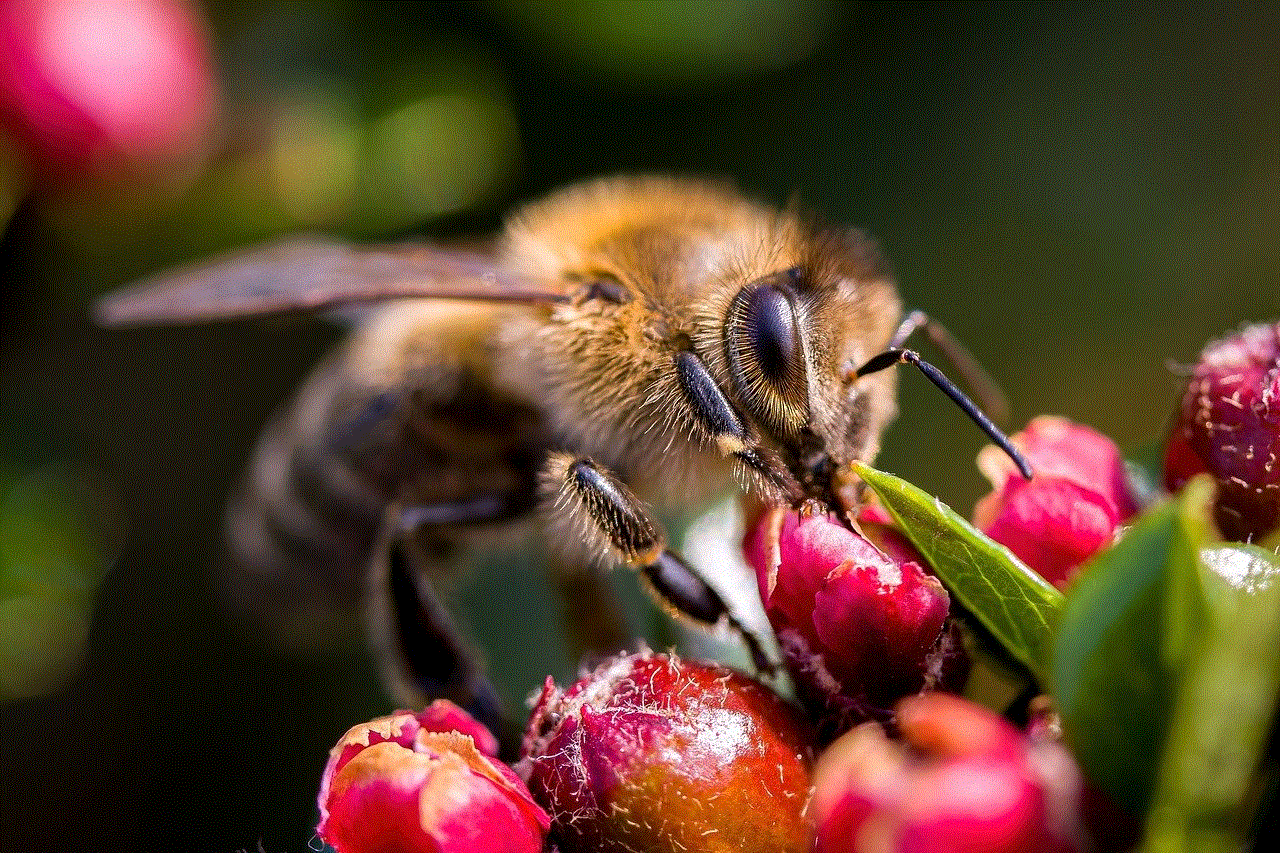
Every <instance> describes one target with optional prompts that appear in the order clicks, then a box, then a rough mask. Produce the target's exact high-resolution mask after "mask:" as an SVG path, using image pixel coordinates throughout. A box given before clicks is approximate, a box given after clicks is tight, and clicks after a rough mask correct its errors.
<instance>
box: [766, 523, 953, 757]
mask: <svg viewBox="0 0 1280 853" xmlns="http://www.w3.org/2000/svg"><path fill="white" fill-rule="evenodd" d="M890 534H891V531H888V530H887V528H886V529H884V530H880V531H879V535H880V536H882V537H888V536H889V535H890ZM892 535H893V536H896V535H897V534H892ZM886 544H887V546H888V547H889V548H890V550H892V551H893V552H894V555H893V556H890V555H889V554H887V553H885V552H884V551H881V550H880V549H879V548H877V547H876V546H875V545H874V544H872V542H871V541H869V540H868V539H866V538H865V537H863V536H861V535H859V534H858V533H855V532H854V531H852V530H850V529H848V528H847V527H845V526H844V525H842V524H840V523H839V522H837V521H836V520H835V519H834V518H832V517H831V516H828V515H825V514H808V513H804V512H796V511H793V510H785V509H781V508H777V509H772V510H769V511H766V512H765V513H764V514H763V515H762V516H761V518H760V519H759V521H758V522H757V523H756V524H755V525H754V526H753V527H752V528H751V529H750V530H749V531H748V533H747V536H746V541H745V543H744V550H745V552H746V556H747V560H748V562H749V563H750V564H751V565H752V566H753V567H754V568H755V570H756V580H757V582H758V583H759V587H760V597H761V600H762V601H763V602H764V605H765V612H766V613H767V614H768V616H769V621H770V623H771V624H772V625H773V629H774V632H775V633H776V634H777V635H778V642H779V644H780V645H781V647H782V652H783V656H784V659H785V661H786V663H787V667H788V669H789V670H790V671H791V674H792V676H793V677H794V679H795V680H796V687H797V691H798V693H799V694H800V696H801V697H802V698H803V699H804V701H805V703H806V704H807V705H808V706H809V707H810V709H811V710H812V711H813V713H814V714H815V716H816V717H817V718H818V719H819V720H820V722H821V726H822V729H823V731H824V733H827V734H829V735H834V734H838V733H839V732H841V731H844V730H845V729H848V728H849V727H850V726H852V725H854V724H855V723H858V722H861V721H863V720H867V719H872V718H874V719H887V718H888V717H889V716H890V710H889V709H891V708H892V707H893V704H894V703H895V702H896V701H897V700H898V699H900V698H901V697H903V696H907V695H910V694H913V693H919V692H920V691H922V690H927V689H931V688H934V687H943V688H944V689H958V688H959V687H960V686H961V685H963V683H964V680H965V677H966V676H967V674H968V660H967V657H966V656H965V654H964V650H963V648H962V646H961V644H960V638H959V633H958V630H957V629H956V628H954V626H953V625H952V624H951V623H950V622H949V620H948V619H947V615H948V609H949V606H950V597H949V596H948V595H947V591H946V590H945V589H943V587H942V584H941V583H940V582H939V581H938V579H937V578H935V577H933V576H932V575H929V574H927V573H926V572H925V571H924V569H923V568H922V567H921V562H923V561H921V560H919V557H918V555H916V554H915V551H914V549H912V548H911V546H910V544H909V543H907V542H906V541H905V540H904V539H901V538H898V539H894V540H893V541H892V542H888V541H887V543H886ZM909 555H914V556H915V557H916V558H917V559H915V560H905V561H904V560H903V559H902V558H903V557H906V556H909Z"/></svg>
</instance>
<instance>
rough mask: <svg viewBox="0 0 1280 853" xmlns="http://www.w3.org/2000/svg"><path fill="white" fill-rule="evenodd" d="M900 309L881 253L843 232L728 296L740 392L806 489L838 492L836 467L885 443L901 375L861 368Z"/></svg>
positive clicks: (726, 326)
mask: <svg viewBox="0 0 1280 853" xmlns="http://www.w3.org/2000/svg"><path fill="white" fill-rule="evenodd" d="M900 312H901V307H900V305H899V302H898V298H897V295H896V292H895V290H894V287H893V284H892V282H891V280H890V279H889V276H888V274H887V273H886V271H885V270H884V268H883V266H882V264H881V263H880V262H879V259H878V256H877V255H875V254H874V252H873V251H872V250H871V249H870V248H869V246H868V244H867V242H866V241H865V239H863V238H861V237H860V235H856V234H843V233H842V234H841V235H839V237H833V238H827V239H826V240H824V241H822V242H821V243H820V244H819V246H818V248H816V249H815V250H813V251H812V252H811V255H810V257H809V259H808V260H807V262H805V263H802V264H797V265H794V266H790V267H787V268H785V269H782V270H778V271H775V272H771V273H768V274H766V275H764V276H761V277H758V278H755V279H753V280H751V281H748V282H747V283H745V284H744V285H742V286H741V288H740V289H739V290H738V291H737V293H736V294H735V295H734V296H733V298H732V300H731V302H730V303H729V306H728V309H727V310H726V311H725V315H724V323H723V332H722V337H723V352H724V364H725V366H726V368H727V373H728V377H729V381H730V384H731V390H732V393H733V395H734V397H735V398H736V402H737V404H738V406H739V407H740V408H741V410H742V411H743V413H744V414H745V415H746V417H747V418H748V419H749V420H750V421H751V422H752V423H753V425H754V426H755V427H756V428H757V430H758V432H759V434H760V435H759V440H760V443H761V445H762V446H763V447H765V448H768V449H769V450H771V451H772V452H773V453H775V454H776V456H777V462H779V463H781V465H782V466H784V467H785V469H786V471H787V473H788V474H789V475H790V477H791V478H793V479H794V481H795V483H796V484H798V486H799V491H800V492H802V493H803V496H804V497H807V498H816V499H818V500H821V501H823V502H824V503H829V504H830V503H833V502H835V501H836V499H837V498H838V496H837V495H836V494H835V492H836V491H837V489H836V486H835V485H834V484H833V477H835V475H836V474H837V473H838V472H839V471H840V470H841V469H846V468H847V465H848V463H849V462H852V461H854V460H863V461H865V460H870V459H871V458H873V457H874V456H875V454H876V452H877V450H878V449H879V444H880V435H881V433H882V432H883V430H884V428H885V427H886V426H887V425H888V423H889V421H890V420H892V418H893V416H894V413H895V406H894V377H893V375H892V373H891V372H890V373H884V374H881V375H878V376H874V377H866V378H865V379H857V378H856V377H855V375H854V372H853V371H854V369H856V367H857V366H859V365H861V364H862V363H864V362H865V361H866V360H867V359H868V358H870V357H871V356H873V355H875V354H876V353H878V352H880V351H881V350H882V349H883V348H884V347H885V346H886V344H887V343H888V341H889V339H890V337H891V335H892V334H893V330H894V328H895V326H896V325H897V322H898V319H899V316H900ZM836 479H838V478H836ZM790 497H792V499H795V493H794V490H792V494H791V495H790Z"/></svg>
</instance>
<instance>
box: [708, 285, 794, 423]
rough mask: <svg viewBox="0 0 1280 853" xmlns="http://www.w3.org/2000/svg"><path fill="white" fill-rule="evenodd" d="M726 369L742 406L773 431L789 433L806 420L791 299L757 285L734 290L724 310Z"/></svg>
mask: <svg viewBox="0 0 1280 853" xmlns="http://www.w3.org/2000/svg"><path fill="white" fill-rule="evenodd" d="M727 333H728V334H727V335H726V338H727V340H726V344H727V350H728V356H729V369H730V371H731V372H732V374H733V380H734V383H735V384H736V385H737V389H738V395H739V397H741V399H742V404H743V405H744V406H745V407H746V408H747V409H748V410H749V411H750V412H751V413H752V414H753V415H755V416H756V417H757V418H759V419H761V420H762V421H764V422H765V424H766V425H767V426H769V427H770V428H771V429H772V430H774V431H775V432H778V433H793V432H795V431H797V430H799V429H800V428H801V427H803V426H804V424H805V422H806V421H807V420H808V394H807V389H806V384H807V383H806V379H805V357H804V345H803V341H802V339H801V337H800V327H799V322H798V320H797V318H796V307H795V297H794V296H793V295H792V294H791V293H790V292H789V291H787V290H784V289H782V288H780V287H777V286H775V285H773V284H768V283H764V282H757V283H755V284H749V285H747V286H746V287H744V288H743V289H742V290H741V291H739V292H738V295H737V296H735V297H734V298H733V303H732V304H731V305H730V307H729V317H728V322H727Z"/></svg>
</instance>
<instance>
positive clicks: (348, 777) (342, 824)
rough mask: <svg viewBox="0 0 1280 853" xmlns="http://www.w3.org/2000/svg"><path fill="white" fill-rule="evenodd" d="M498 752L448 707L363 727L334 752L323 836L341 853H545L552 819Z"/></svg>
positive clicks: (325, 789)
mask: <svg viewBox="0 0 1280 853" xmlns="http://www.w3.org/2000/svg"><path fill="white" fill-rule="evenodd" d="M482 750H483V751H482ZM496 750H497V741H496V740H495V739H494V737H493V735H492V734H490V733H489V731H488V730H487V729H485V728H484V727H483V726H482V725H480V724H479V723H477V722H476V721H475V720H473V719H471V717H470V716H468V715H467V713H466V712H465V711H463V710H462V709H461V708H458V707H457V706H456V705H453V704H452V703H450V702H447V701H445V700H437V701H436V702H435V703H433V704H432V705H431V707H429V708H427V709H426V710H425V711H422V712H421V713H418V714H414V713H413V712H411V711H397V712H396V713H394V714H392V715H391V716H389V717H380V718H378V719H376V720H372V721H370V722H368V723H361V724H360V725H358V726H354V727H352V728H351V730H349V731H348V732H347V733H346V734H345V735H343V737H342V740H340V741H338V744H337V746H335V747H334V748H333V750H332V751H330V753H329V763H328V765H327V766H326V767H325V770H324V777H323V778H322V779H321V782H320V796H319V803H320V824H319V826H317V827H316V832H317V833H319V835H320V837H321V838H322V839H324V841H325V843H327V844H329V845H331V846H332V847H333V848H334V849H335V850H337V851H338V853H490V851H492V853H540V851H541V850H542V845H543V840H544V839H545V837H546V834H547V829H548V828H549V827H550V825H551V822H550V818H548V817H547V813H546V812H544V811H543V810H542V809H541V808H539V807H538V805H537V803H535V802H534V801H533V798H532V797H530V796H529V790H528V788H526V787H525V785H524V783H523V782H521V781H520V779H519V777H517V776H516V775H515V774H514V773H512V772H511V770H510V769H509V768H508V767H507V766H506V765H504V764H502V763H501V762H499V761H497V760H496V759H494V758H492V757H491V756H492V755H493V753H494V752H496ZM486 752H487V753H488V754H487V755H486V754H485V753H486Z"/></svg>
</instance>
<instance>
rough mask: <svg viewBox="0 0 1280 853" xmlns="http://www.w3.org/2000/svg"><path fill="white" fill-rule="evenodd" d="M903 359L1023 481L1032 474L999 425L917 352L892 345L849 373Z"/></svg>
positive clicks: (859, 375)
mask: <svg viewBox="0 0 1280 853" xmlns="http://www.w3.org/2000/svg"><path fill="white" fill-rule="evenodd" d="M903 362H907V363H909V364H914V365H915V366H916V367H918V368H920V372H921V373H923V374H924V375H925V376H926V377H927V378H928V379H929V381H930V382H932V383H933V384H934V385H937V386H938V388H940V389H941V390H942V393H944V394H946V395H947V396H948V397H950V398H951V400H952V402H954V403H955V404H956V405H957V406H959V407H960V408H961V409H962V410H964V413H965V414H966V415H968V416H969V417H970V418H972V419H973V422H974V423H976V424H977V425H978V428H979V429H981V430H982V431H983V432H984V433H986V434H987V437H988V438H990V439H991V440H992V441H993V442H995V443H996V446H997V447H999V448H1000V449H1001V450H1003V451H1004V452H1005V453H1007V454H1008V455H1009V458H1010V459H1012V460H1013V464H1014V465H1017V466H1018V471H1019V472H1021V474H1022V476H1023V478H1024V479H1027V480H1030V479H1031V476H1032V473H1033V472H1032V470H1031V464H1030V463H1029V462H1027V460H1026V458H1025V457H1024V456H1023V455H1022V454H1021V453H1019V452H1018V448H1016V447H1014V446H1013V443H1012V442H1010V441H1009V437H1008V436H1007V435H1005V434H1004V433H1003V432H1001V431H1000V427H998V426H996V425H995V424H994V423H992V422H991V418H989V417H987V416H986V414H985V413H984V412H983V411H982V409H979V408H978V406H977V404H975V403H974V402H973V401H972V400H970V399H969V398H968V397H966V396H965V393H964V392H963V391H961V390H960V389H959V388H957V387H956V384H955V383H954V382H952V381H951V380H950V379H948V378H947V377H946V374H944V373H943V372H942V371H941V370H939V369H938V368H936V367H934V366H933V365H932V364H930V363H929V362H927V361H925V360H924V359H923V358H921V357H920V354H919V353H917V352H915V351H913V350H909V349H898V348H896V347H894V348H891V349H887V350H885V351H884V352H882V353H880V354H879V355H877V356H875V357H873V358H871V359H870V360H868V361H867V363H866V364H864V365H862V367H859V368H858V369H857V370H855V371H854V372H853V375H854V377H856V378H859V379H860V378H862V377H863V376H869V375H870V374H872V373H879V372H880V371H882V370H887V369H888V368H890V367H893V366H894V365H895V364H902V363H903Z"/></svg>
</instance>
